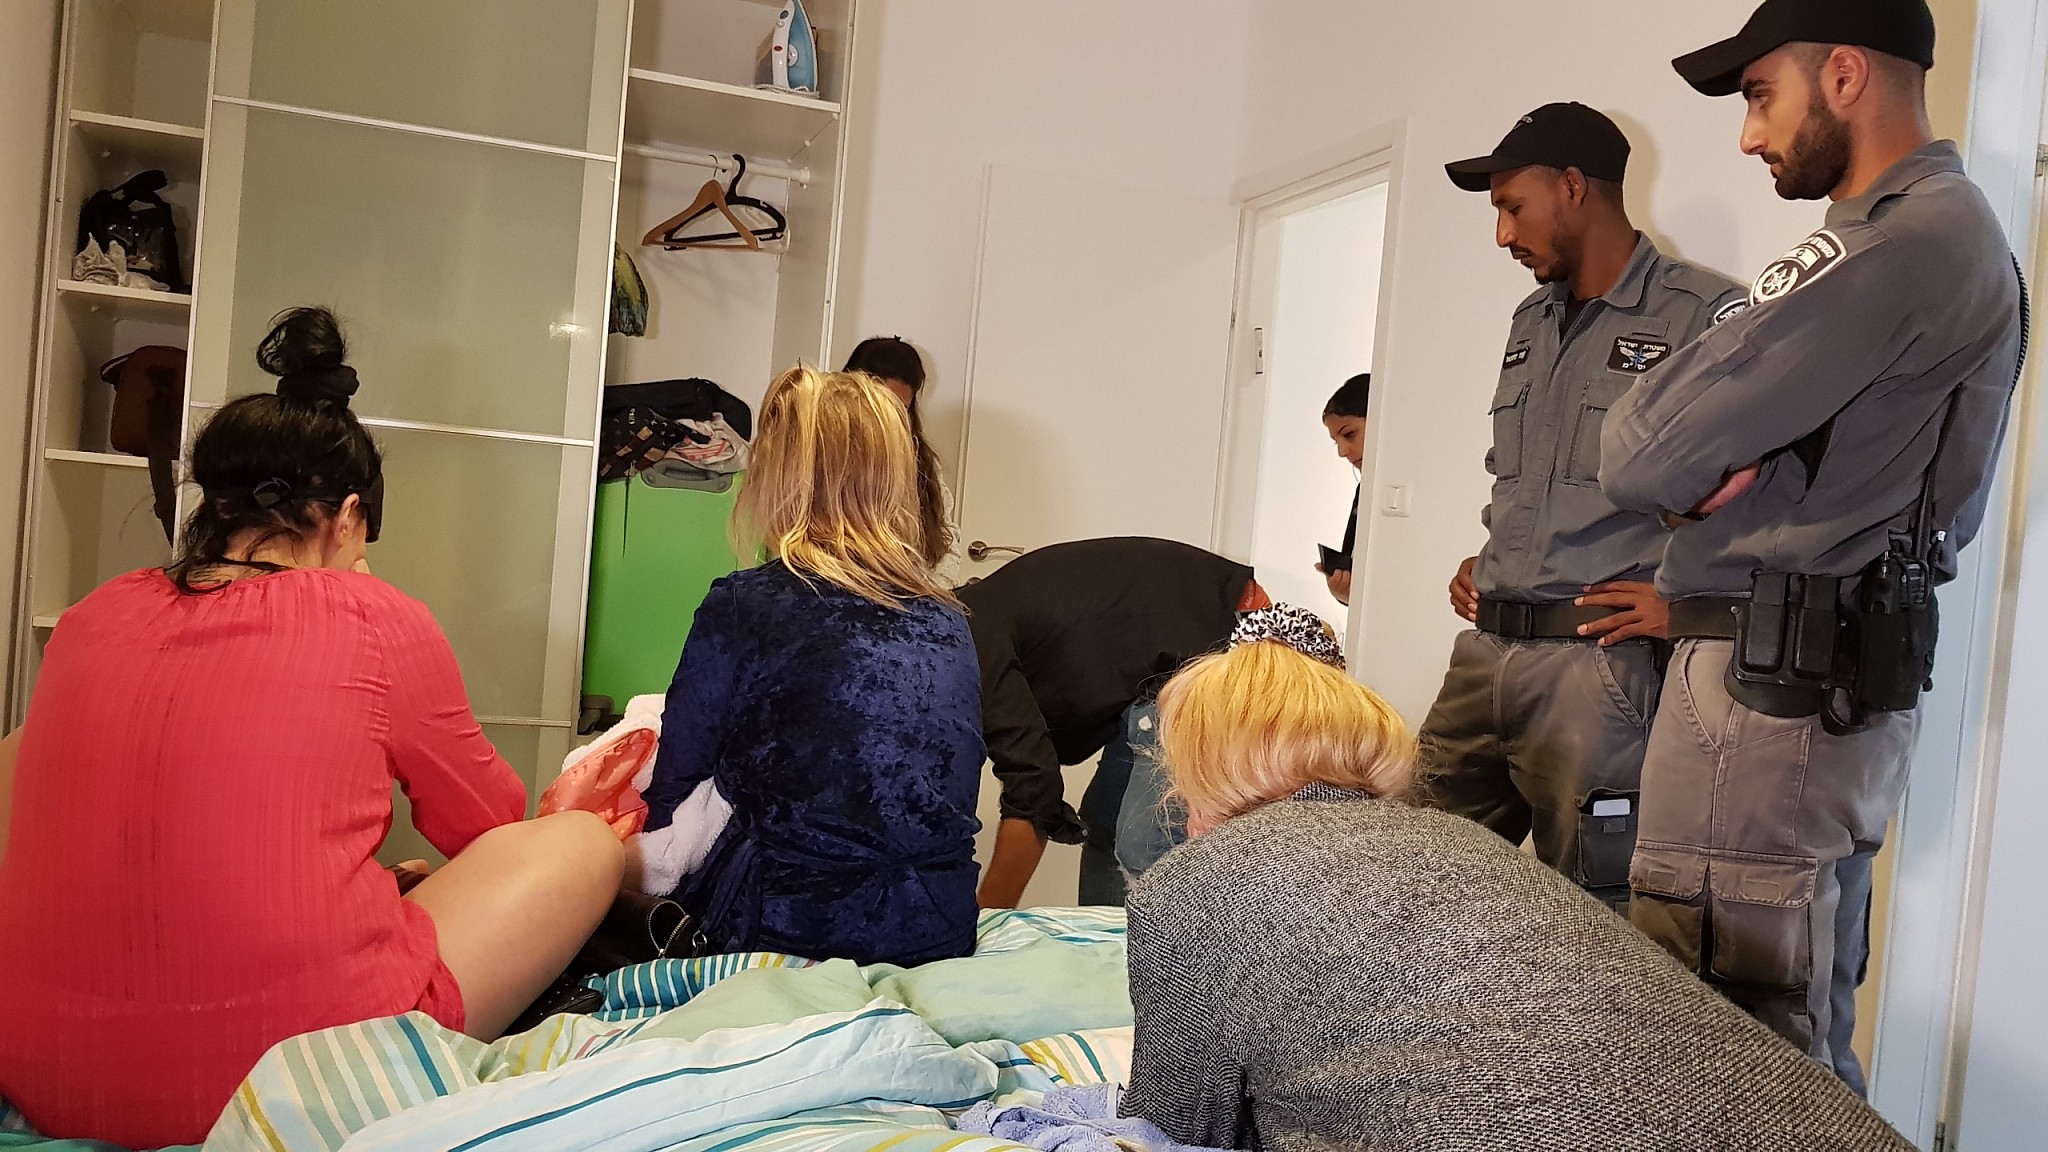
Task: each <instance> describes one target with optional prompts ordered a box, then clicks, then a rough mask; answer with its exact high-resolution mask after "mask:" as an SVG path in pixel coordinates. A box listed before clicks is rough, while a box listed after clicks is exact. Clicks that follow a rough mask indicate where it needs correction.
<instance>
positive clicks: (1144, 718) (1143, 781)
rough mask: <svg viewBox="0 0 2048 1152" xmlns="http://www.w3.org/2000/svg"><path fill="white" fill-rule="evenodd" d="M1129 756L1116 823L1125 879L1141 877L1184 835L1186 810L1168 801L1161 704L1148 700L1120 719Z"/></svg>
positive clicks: (1120, 864)
mask: <svg viewBox="0 0 2048 1152" xmlns="http://www.w3.org/2000/svg"><path fill="white" fill-rule="evenodd" d="M1124 719H1125V720H1126V722H1127V726H1126V730H1125V731H1126V737H1125V738H1126V742H1127V743H1128V744H1129V745H1130V748H1131V750H1132V756H1133V763H1132V765H1131V782H1130V784H1129V786H1127V787H1126V788H1125V789H1124V802H1123V811H1122V812H1121V813H1119V814H1118V817H1117V825H1116V859H1117V864H1118V865H1119V866H1121V868H1122V869H1123V873H1124V876H1125V877H1126V878H1127V879H1136V878H1138V877H1139V876H1143V875H1144V874H1145V871H1146V870H1147V869H1149V868H1151V867H1152V865H1154V864H1157V863H1158V862H1159V858H1160V857H1161V856H1164V855H1166V854H1167V853H1168V852H1170V851H1172V850H1173V848H1174V846H1175V845H1177V844H1179V843H1180V842H1181V841H1183V840H1186V839H1187V838H1188V831H1187V814H1186V813H1185V812H1183V811H1181V809H1180V806H1179V805H1178V804H1174V803H1171V802H1169V801H1168V800H1167V799H1166V791H1167V786H1168V780H1167V778H1166V766H1165V765H1164V764H1162V763H1160V760H1159V705H1158V704H1156V703H1152V702H1147V703H1145V704H1143V705H1140V706H1136V707H1133V708H1132V709H1131V711H1130V712H1129V713H1127V714H1126V715H1125V717H1124Z"/></svg>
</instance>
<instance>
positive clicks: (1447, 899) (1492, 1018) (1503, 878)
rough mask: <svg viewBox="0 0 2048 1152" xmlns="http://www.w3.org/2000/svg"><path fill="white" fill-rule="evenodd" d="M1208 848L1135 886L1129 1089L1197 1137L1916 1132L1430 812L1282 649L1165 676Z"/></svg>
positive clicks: (1859, 1145)
mask: <svg viewBox="0 0 2048 1152" xmlns="http://www.w3.org/2000/svg"><path fill="white" fill-rule="evenodd" d="M1159 704H1160V712H1161V734H1162V744H1163V749H1164V754H1165V757H1166V760H1167V764H1168V768H1169V771H1170V772H1171V774H1172V778H1173V784H1174V788H1175V790H1176V792H1177V793H1178V796H1179V798H1180V800H1181V801H1182V802H1183V803H1185V805H1186V808H1187V812H1188V825H1189V831H1190V833H1192V834H1193V835H1194V838H1193V839H1192V840H1190V841H1189V842H1188V843H1187V844H1186V845H1184V846H1182V847H1181V848H1179V849H1177V850H1176V851H1174V852H1173V853H1172V854H1170V855H1169V856H1167V857H1166V858H1165V859H1164V860H1162V861H1161V862H1160V863H1159V864H1158V865H1157V866H1156V867H1154V868H1153V869H1152V870H1151V871H1149V872H1147V873H1146V874H1145V876H1144V877H1143V879H1142V880H1141V881H1139V882H1138V884H1137V885H1136V886H1135V887H1134V888H1133V889H1132V890H1131V893H1130V899H1129V908H1130V969H1131V1000H1132V1003H1133V1005H1134V1007H1135V1009H1136V1013H1137V1029H1136V1049H1135V1052H1134V1055H1133V1061H1132V1073H1131V1085H1130V1089H1129V1091H1128V1093H1127V1094H1126V1096H1125V1098H1124V1103H1123V1110H1124V1111H1125V1112H1126V1113H1127V1114H1129V1115H1133V1116H1142V1117H1144V1118H1145V1119H1147V1120H1150V1121H1152V1122H1153V1123H1155V1124H1157V1125H1159V1126H1160V1127H1161V1128H1162V1129H1164V1130H1165V1131H1166V1133H1167V1134H1168V1135H1169V1136H1171V1137H1172V1138H1173V1139H1175V1140H1177V1141H1180V1142H1182V1143H1185V1144H1191V1145H1203V1146H1210V1147H1218V1148H1258V1149H1265V1150H1269V1152H1295V1150H1308V1149H1316V1150H1322V1149H1328V1148H1336V1147H1341V1148H1384V1149H1390V1150H1392V1149H1399V1150H1401V1152H1411V1150H1415V1149H1430V1150H1438V1149H1456V1150H1467V1149H1469V1150H1483V1149H1500V1150H1502V1152H1508V1150H1512V1152H1550V1150H1558V1152H1562V1150H1566V1149H1574V1150H1577V1149H1586V1150H1592V1149H1599V1150H1602V1152H1639V1150H1640V1152H1650V1150H1657V1152H1667V1150H1668V1152H1679V1150H1685V1152H1694V1150H1698V1152H1778V1150H1783V1152H1827V1150H1841V1152H1848V1150H1851V1149H1854V1150H1858V1152H1861V1150H1865V1149H1882V1150H1892V1149H1896V1150H1898V1152H1910V1149H1911V1148H1912V1145H1910V1144H1908V1143H1907V1142H1906V1141H1905V1140H1904V1139H1902V1138H1900V1137H1899V1135H1898V1134H1897V1133H1896V1132H1894V1131H1893V1130H1892V1129H1891V1128H1890V1127H1889V1126H1887V1125H1886V1124H1885V1122H1884V1120H1883V1119H1882V1118H1880V1117H1879V1116H1878V1115H1877V1113H1876V1112H1874V1111H1872V1110H1871V1109H1870V1108H1869V1106H1868V1105H1866V1104H1864V1102H1863V1101H1862V1100H1860V1099H1858V1098H1857V1097H1856V1096H1855V1095H1854V1094H1853V1093H1851V1092H1850V1091H1849V1090H1848V1089H1847V1088H1846V1087H1844V1086H1843V1085H1842V1083H1841V1082H1840V1081H1839V1080H1837V1079H1835V1077H1834V1075H1833V1074H1832V1073H1831V1072H1830V1071H1829V1070H1828V1069H1826V1068H1825V1067H1823V1066H1821V1065H1820V1064H1817V1063H1815V1062H1813V1061H1812V1060H1810V1059H1809V1058H1808V1057H1807V1056H1806V1055H1805V1054H1804V1053H1801V1052H1799V1051H1797V1050H1795V1049H1793V1048H1792V1047H1791V1046H1789V1045H1787V1044H1786V1043H1785V1042H1784V1041H1783V1040H1780V1039H1779V1038H1778V1037H1777V1036H1775V1035H1773V1034H1772V1033H1771V1032H1770V1031H1769V1030H1768V1029H1766V1028H1765V1027H1764V1026H1763V1025H1761V1024H1758V1023H1757V1022H1756V1021H1754V1020H1752V1019H1750V1018H1749V1017H1748V1016H1747V1015H1745V1014H1744V1013H1743V1012H1742V1011H1741V1010H1740V1009H1738V1008H1736V1007H1735V1006H1734V1005H1732V1004H1730V1003H1729V1002H1727V1001H1726V1000H1724V999H1722V998H1721V997H1720V996H1719V995H1717V994H1715V993H1714V992H1712V991H1711V990H1709V989H1708V988H1707V987H1706V986H1705V985H1704V984H1701V983H1700V982H1699V980H1698V979H1696V978H1695V977H1694V976H1693V975H1692V974H1691V973H1689V972H1687V971H1686V970H1685V969H1683V968H1681V967H1679V966H1678V964H1677V963H1675V962H1674V961H1673V960H1671V958H1670V957H1669V956H1667V955H1666V954H1665V953H1664V952H1663V950H1662V949H1660V948H1658V947H1657V946H1656V945H1655V944H1652V943H1651V942H1650V941H1649V940H1647V939H1646V938H1644V937H1643V936H1641V935H1639V934H1638V933H1637V932H1636V931H1635V930H1634V929H1633V928H1631V927H1629V925H1628V924H1627V923H1626V922H1624V921H1623V920H1621V919H1619V918H1618V917H1616V916H1615V915H1614V914H1613V913H1611V912H1609V911H1608V910H1607V909H1606V908H1605V907H1603V906H1602V905H1601V904H1600V903H1599V902H1597V901H1596V900H1594V899H1593V898H1592V897H1590V896H1588V895H1586V894H1585V892H1583V891H1581V890H1580V889H1579V888H1578V887H1576V886H1574V885H1573V884H1571V883H1570V882H1568V881H1566V880H1565V879H1563V878H1562V877H1560V876H1559V875H1558V874H1557V873H1555V872H1552V871H1551V870H1550V869H1548V868H1546V867H1544V866H1543V865H1542V864H1540V863H1538V862H1537V861H1535V860H1534V859H1531V858H1530V857H1528V856H1526V855H1524V854H1523V853H1521V852H1519V851H1517V850H1516V849H1515V848H1514V847H1512V846H1511V845H1509V844H1508V843H1506V842H1505V841H1503V840H1501V838H1500V837H1498V836H1496V835H1494V834H1493V833H1491V832H1489V831H1487V830H1486V829H1485V828H1482V827H1480V826H1479V825H1477V824H1474V823H1472V822H1470V821H1468V820H1465V819H1462V818H1460V817H1456V816H1448V815H1445V814H1443V813H1440V812H1433V811H1425V810H1421V809H1417V808H1412V807H1409V806H1407V805H1405V804H1403V803H1401V802H1399V801H1398V800H1397V799H1394V797H1398V796H1399V795H1400V794H1401V792H1402V791H1403V789H1404V788H1405V786H1406V784H1407V780H1408V775H1409V771H1410V755H1411V748H1412V744H1411V741H1410V739H1409V737H1408V735H1407V733H1406V732H1405V731H1404V729H1403V727H1402V724H1401V721H1400V718H1399V717H1398V716H1397V715H1396V714H1395V713H1394V712H1393V711H1392V710H1391V709H1389V708H1388V707H1387V706H1386V704H1385V703H1383V702H1382V701H1381V700H1380V699H1379V698H1378V697H1377V696H1375V695H1373V694H1372V693H1371V692H1370V691H1368V690H1367V689H1365V688H1363V687H1361V686H1360V685H1358V684H1356V683H1355V682H1353V681H1352V680H1350V679H1349V678H1348V677H1346V676H1345V675H1344V674H1343V673H1342V672H1340V671H1338V670H1337V669H1335V668H1332V667H1329V666H1328V665H1326V664H1323V663H1318V662H1317V661H1314V660H1311V659H1309V658H1308V657H1305V656H1303V655H1300V654H1299V653H1297V652H1295V651H1294V650H1293V649H1291V648H1288V647H1286V646H1284V645H1283V644H1281V643H1277V642H1272V641H1265V642H1252V643H1247V644H1243V645H1240V646H1238V647H1236V648H1234V649H1232V650H1231V651H1230V652H1228V653H1226V654H1224V655H1220V656H1212V657H1208V658H1206V659H1204V660H1202V661H1200V662H1198V663H1196V664H1194V665H1191V666H1190V667H1189V669H1188V670H1187V671H1185V672H1183V673H1181V674H1180V675H1179V676H1178V677H1176V678H1175V679H1174V680H1173V681H1172V682H1171V683H1170V684H1168V685H1167V687H1166V689H1165V691H1164V693H1163V694H1162V695H1161V697H1160V701H1159Z"/></svg>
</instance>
